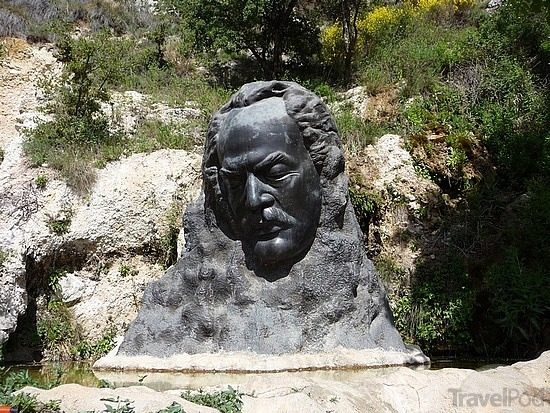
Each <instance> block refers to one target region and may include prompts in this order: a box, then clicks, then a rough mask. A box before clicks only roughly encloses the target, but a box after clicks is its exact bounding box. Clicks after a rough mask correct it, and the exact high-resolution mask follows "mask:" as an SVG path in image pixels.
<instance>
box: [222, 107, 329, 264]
mask: <svg viewBox="0 0 550 413" xmlns="http://www.w3.org/2000/svg"><path fill="white" fill-rule="evenodd" d="M217 151H218V159H219V162H220V165H221V169H220V171H219V173H220V177H221V181H222V183H223V191H224V193H225V196H226V197H227V200H228V203H229V206H230V209H231V211H232V213H233V215H234V219H235V222H236V228H235V232H236V233H237V236H238V237H239V238H240V239H241V241H242V243H243V246H244V247H245V248H246V249H248V250H249V251H250V252H251V253H252V254H253V256H254V258H255V259H256V260H257V261H259V262H260V263H261V264H262V265H272V264H278V263H290V264H291V263H293V262H295V261H296V260H298V259H300V257H301V256H302V255H303V254H304V253H305V252H307V250H309V248H310V246H311V244H312V243H313V239H314V238H315V233H316V230H317V225H318V222H319V216H320V210H321V189H320V182H319V175H318V173H317V171H316V169H315V167H314V165H313V162H312V160H311V158H310V156H309V153H308V151H307V149H306V148H305V146H304V144H303V139H302V136H301V133H300V130H299V128H298V125H297V124H296V122H295V121H294V120H292V119H291V118H290V117H289V116H288V114H287V113H286V111H285V107H284V103H283V101H282V99H280V98H269V99H265V100H262V101H260V102H257V103H254V104H253V105H251V106H247V107H244V108H240V109H233V110H232V111H231V112H230V114H229V115H228V117H227V119H226V120H225V122H224V123H223V125H222V126H221V128H220V132H219V139H218V147H217Z"/></svg>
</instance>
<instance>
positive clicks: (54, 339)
mask: <svg viewBox="0 0 550 413" xmlns="http://www.w3.org/2000/svg"><path fill="white" fill-rule="evenodd" d="M36 329H37V332H38V335H39V337H40V339H41V341H42V345H43V347H44V350H45V351H46V353H47V354H48V357H49V358H50V359H54V360H61V359H64V358H67V355H68V354H70V347H71V343H73V342H78V341H79V340H78V339H79V337H78V332H77V331H76V329H75V326H74V325H73V323H72V320H71V315H70V313H69V310H68V308H67V306H66V305H65V304H64V303H63V302H61V301H59V300H58V299H56V298H55V297H52V298H51V299H50V300H49V302H48V304H47V307H46V309H45V311H43V312H42V313H41V315H40V318H39V319H38V320H37V326H36Z"/></svg>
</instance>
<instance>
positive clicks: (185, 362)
mask: <svg viewBox="0 0 550 413" xmlns="http://www.w3.org/2000/svg"><path fill="white" fill-rule="evenodd" d="M117 351H118V350H117V349H115V350H113V351H112V352H111V353H109V354H108V355H107V356H105V357H103V358H101V359H99V360H98V361H97V362H96V363H95V364H94V366H93V368H94V370H98V371H104V370H124V371H149V372H185V373H188V372H189V373H190V372H239V373H260V372H262V373H263V372H265V373H272V372H282V371H304V370H332V369H364V368H371V367H388V366H406V365H419V364H428V363H429V362H430V359H429V358H428V357H426V356H425V355H424V354H423V353H422V351H421V350H420V348H418V347H416V346H407V351H405V352H401V351H384V350H373V349H366V350H354V349H346V348H342V347H339V348H336V349H334V350H331V351H328V352H324V353H297V354H285V355H278V356H276V355H266V354H256V353H251V352H219V353H213V354H178V355H174V356H171V357H167V358H158V357H151V356H124V355H117V354H116V353H117Z"/></svg>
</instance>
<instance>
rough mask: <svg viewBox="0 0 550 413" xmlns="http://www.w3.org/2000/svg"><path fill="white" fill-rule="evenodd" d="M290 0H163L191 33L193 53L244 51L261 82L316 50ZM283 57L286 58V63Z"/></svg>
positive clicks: (310, 28)
mask: <svg viewBox="0 0 550 413" xmlns="http://www.w3.org/2000/svg"><path fill="white" fill-rule="evenodd" d="M297 3H298V2H297V1H296V0H285V1H275V0H247V1H238V0H214V1H211V0H194V1H187V2H183V1H180V0H164V1H163V2H162V3H161V8H164V9H166V10H170V12H174V11H175V12H176V13H178V15H179V16H180V17H181V18H182V19H183V21H184V22H185V24H186V27H187V28H188V30H189V31H190V32H191V33H192V34H193V37H194V41H195V47H196V49H197V50H200V51H205V52H215V51H217V50H223V51H224V52H225V53H229V54H232V53H240V52H241V51H242V50H246V51H248V52H249V53H250V54H251V56H253V59H254V60H255V61H256V63H257V64H258V65H259V66H260V67H261V70H262V72H263V76H264V77H266V78H280V77H281V76H282V75H283V74H284V72H285V68H286V67H287V66H288V65H289V63H291V62H293V61H299V62H301V63H304V62H306V61H307V59H308V58H309V57H310V56H312V55H313V54H314V53H316V51H317V45H318V41H317V33H318V29H317V28H316V26H315V25H313V24H312V23H311V22H310V21H309V20H308V19H307V17H306V16H305V14H304V13H302V9H301V8H298V7H296V5H297ZM283 56H286V57H288V61H289V62H287V63H285V62H284V60H283Z"/></svg>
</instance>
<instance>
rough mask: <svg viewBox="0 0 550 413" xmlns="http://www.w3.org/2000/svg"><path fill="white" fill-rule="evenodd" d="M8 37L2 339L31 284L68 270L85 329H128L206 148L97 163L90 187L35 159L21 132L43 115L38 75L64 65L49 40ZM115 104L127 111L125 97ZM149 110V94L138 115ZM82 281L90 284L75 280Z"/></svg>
mask: <svg viewBox="0 0 550 413" xmlns="http://www.w3.org/2000/svg"><path fill="white" fill-rule="evenodd" d="M6 45H7V47H8V53H7V55H6V56H5V58H4V60H3V64H2V65H0V83H1V85H2V87H0V150H1V153H2V154H3V157H2V158H3V159H0V260H1V263H0V264H1V265H0V295H2V297H4V299H3V302H2V303H0V344H1V343H4V342H5V341H6V340H7V339H8V336H9V334H11V333H12V332H13V331H14V330H15V328H16V326H17V320H18V318H19V317H20V316H21V315H22V314H23V313H24V312H25V310H26V308H27V301H28V294H27V288H28V286H29V285H33V286H35V287H36V288H35V291H34V292H33V293H34V294H36V293H37V291H36V290H39V286H40V285H47V284H48V282H49V280H48V277H49V276H50V275H51V274H53V273H55V272H57V271H65V270H67V271H68V272H69V274H70V277H71V279H72V281H74V282H73V283H72V287H70V286H69V283H68V282H66V281H67V280H66V279H64V278H63V277H62V278H61V282H62V283H63V284H64V285H63V287H64V288H63V289H62V291H64V293H65V296H64V297H63V299H64V300H65V301H66V302H67V303H68V304H69V305H70V306H71V307H72V309H73V310H74V311H73V313H74V314H75V315H76V321H77V322H78V323H79V324H80V325H81V326H82V327H83V330H84V333H85V335H86V337H88V338H97V337H100V336H101V335H102V334H103V333H104V331H105V329H106V328H109V327H111V326H112V325H113V324H114V325H115V326H116V327H118V328H119V329H123V328H125V327H126V326H127V323H129V322H130V320H131V319H133V318H134V317H135V315H136V313H137V306H139V300H140V299H141V296H142V294H143V290H144V286H145V285H146V284H147V282H149V281H151V280H154V279H156V278H158V277H160V276H161V275H162V274H163V272H164V270H163V269H162V266H161V265H159V264H157V263H154V262H152V261H153V260H152V259H151V255H152V253H157V254H159V248H161V247H160V246H161V245H162V243H163V242H164V241H163V237H165V236H166V233H167V230H168V226H169V225H174V222H169V221H170V219H172V220H173V218H170V217H169V216H168V215H169V214H170V213H171V209H172V208H173V207H174V206H175V205H178V207H179V208H181V207H182V206H185V205H186V204H187V203H188V202H190V201H191V200H193V199H195V198H196V197H197V195H198V193H199V190H200V180H199V176H200V155H197V154H193V153H190V152H187V151H182V150H161V151H157V152H153V153H150V154H135V155H132V156H128V157H125V158H122V159H120V160H118V161H116V162H113V163H110V164H108V165H107V166H106V167H105V168H103V169H97V170H96V171H95V173H96V178H97V179H96V183H95V185H94V186H93V187H92V188H91V190H90V193H89V194H86V195H82V194H79V193H76V192H75V191H74V190H72V189H71V188H69V187H68V186H67V184H66V183H65V182H64V181H62V180H60V179H59V177H58V175H57V173H56V171H54V170H52V169H50V168H49V167H48V166H47V165H42V166H40V167H36V168H33V167H30V165H29V163H28V160H27V159H26V157H25V155H24V153H23V142H24V139H25V137H24V131H25V129H26V128H32V127H33V126H35V125H36V118H37V117H39V113H38V112H37V111H36V110H37V106H38V104H39V98H40V93H38V90H37V86H36V80H37V79H38V78H39V77H40V76H41V74H42V73H44V72H45V71H47V72H48V73H50V74H51V73H55V72H58V71H59V65H58V64H57V63H56V60H55V58H54V57H53V55H52V51H51V48H49V47H44V46H40V45H33V46H31V45H29V44H27V43H26V42H25V41H23V40H20V39H6ZM13 70H17V74H14V73H12V71H13ZM130 95H132V94H130ZM140 96H141V95H140ZM141 98H142V99H143V100H146V98H145V97H143V96H141ZM116 109H117V110H118V111H121V112H123V109H122V103H120V105H119V106H117V107H116ZM163 110H166V111H167V113H164V112H163ZM146 111H147V105H145V104H143V105H141V106H140V107H139V110H138V115H139V116H141V115H143V116H145V115H144V114H143V113H144V112H146ZM196 111H197V109H192V108H190V109H189V110H187V111H183V109H182V111H179V112H178V111H173V110H171V109H170V108H168V107H165V106H163V105H160V104H159V105H156V106H154V108H153V111H152V112H153V115H154V116H157V117H158V118H159V119H161V120H163V119H169V118H170V120H173V121H174V122H175V121H176V118H178V117H179V118H178V119H177V120H179V121H180V123H183V122H185V119H184V118H183V116H195V115H196ZM127 112H131V110H130V109H128V111H127ZM184 112H185V113H184ZM139 116H138V118H137V119H134V120H133V121H130V120H128V122H130V123H132V122H134V123H135V122H137V121H139V120H140V118H139ZM37 177H40V178H41V182H42V185H40V186H39V185H38V184H37ZM56 220H65V223H66V225H65V230H64V231H60V233H59V234H55V233H54V232H53V231H52V230H51V228H50V225H51V224H52V222H54V221H56ZM155 249H156V250H155ZM122 267H124V268H126V269H127V271H126V272H124V271H122V272H121V271H120V268H122ZM124 273H129V275H128V276H127V277H123V276H122V275H121V274H124ZM76 284H82V285H85V286H86V287H83V288H82V289H79V288H73V287H74V286H76ZM37 286H38V287H37Z"/></svg>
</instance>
